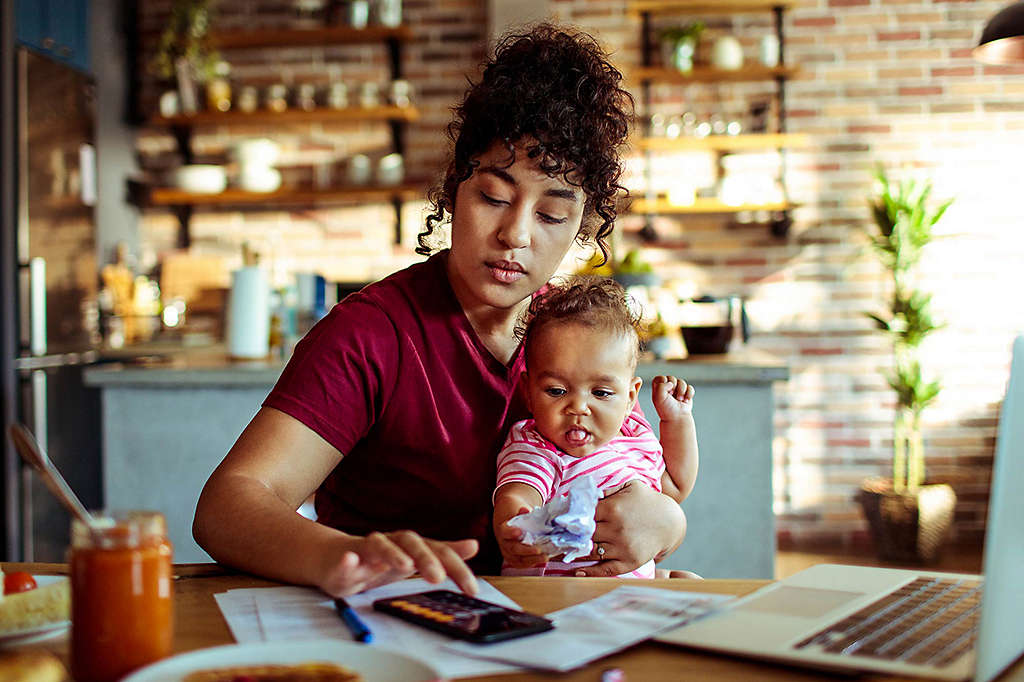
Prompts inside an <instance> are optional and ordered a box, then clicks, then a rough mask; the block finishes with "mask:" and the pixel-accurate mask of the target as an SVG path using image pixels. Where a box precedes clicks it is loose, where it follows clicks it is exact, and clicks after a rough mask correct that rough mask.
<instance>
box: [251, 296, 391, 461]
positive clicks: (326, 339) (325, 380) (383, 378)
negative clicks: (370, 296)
mask: <svg viewBox="0 0 1024 682" xmlns="http://www.w3.org/2000/svg"><path fill="white" fill-rule="evenodd" d="M399 362H400V359H399V344H398V337H397V334H396V331H395V327H394V324H393V323H392V321H391V319H390V318H389V317H388V316H387V315H386V314H385V313H384V312H383V311H382V310H381V309H380V308H379V307H377V306H376V305H374V304H373V303H371V302H369V301H367V300H365V299H363V298H362V297H360V296H358V295H353V296H350V297H349V298H347V299H345V301H344V302H342V303H340V304H338V305H336V306H334V308H333V309H332V310H331V312H330V313H329V314H328V315H327V316H326V317H325V318H323V319H322V320H320V322H318V323H317V324H316V325H315V326H314V327H313V328H312V329H311V330H310V331H309V332H308V333H307V334H306V335H305V336H304V337H303V338H302V340H301V341H300V342H299V343H298V344H297V345H296V347H295V352H294V353H293V354H292V357H291V360H289V362H288V364H287V366H286V367H285V369H284V371H283V372H282V373H281V377H280V378H279V379H278V381H277V384H276V385H275V386H274V388H273V389H272V390H271V392H270V395H268V396H267V399H266V400H265V401H264V402H263V405H264V406H265V407H272V408H274V409H277V410H281V411H282V412H284V413H286V414H288V415H290V416H292V417H294V418H295V419H298V420H299V421H300V422H302V423H303V424H305V425H306V426H308V427H309V428H310V429H312V430H313V431H314V432H316V433H317V434H318V435H319V436H320V437H321V438H323V439H324V440H326V441H327V442H328V443H330V444H331V445H333V446H334V447H335V448H337V449H338V450H339V451H340V452H341V453H342V454H348V453H349V452H350V451H351V449H352V447H353V446H354V445H355V444H356V443H357V442H358V441H359V440H360V439H362V438H363V437H364V436H365V435H366V433H367V432H368V431H369V430H370V427H371V426H373V424H374V422H375V421H376V419H377V418H378V417H379V416H380V413H381V411H382V409H383V406H384V405H387V403H388V400H389V396H390V394H391V392H392V391H393V390H394V385H395V380H396V377H397V372H398V365H399Z"/></svg>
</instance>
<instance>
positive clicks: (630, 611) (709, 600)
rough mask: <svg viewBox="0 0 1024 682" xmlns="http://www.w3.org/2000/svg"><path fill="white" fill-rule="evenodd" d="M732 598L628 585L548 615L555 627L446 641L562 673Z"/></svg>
mask: <svg viewBox="0 0 1024 682" xmlns="http://www.w3.org/2000/svg"><path fill="white" fill-rule="evenodd" d="M732 599H733V597H731V596H729V595H722V594H706V593H702V592H676V591H675V590H664V589H659V588H654V587H641V586H635V585H628V586H623V587H617V588H615V589H614V590H612V591H611V592H608V593H606V594H603V595H601V596H600V597H597V598H595V599H591V600H590V601H586V602H583V603H582V604H577V605H575V606H570V607H569V608H566V609H562V610H561V611H556V612H554V613H549V614H547V617H548V618H551V619H552V620H554V621H555V629H554V630H551V631H549V632H545V633H542V634H539V635H530V636H529V637H523V638H521V639H513V640H509V641H507V642H499V643H496V644H472V643H470V642H452V641H451V640H449V641H448V644H446V646H445V648H446V649H448V650H449V651H453V652H458V653H461V654H465V655H467V656H477V657H480V658H487V659H489V660H495V661H506V662H515V663H517V664H519V665H524V666H528V667H531V668H539V669H542V670H554V671H559V672H564V671H566V670H572V669H574V668H578V667H580V666H582V665H584V664H585V663H588V662H590V661H593V660H596V659H598V658H601V657H603V656H607V655H609V654H612V653H614V652H616V651H619V650H621V649H625V648H626V647H629V646H632V645H633V644H636V643H637V642H641V641H643V640H645V639H647V638H649V637H651V636H652V635H654V634H655V633H657V632H659V631H661V630H664V629H666V628H670V627H676V626H679V625H682V624H683V623H685V622H687V621H690V620H693V619H694V618H699V617H701V616H703V615H706V614H708V613H710V612H711V611H713V610H715V609H716V608H719V607H721V605H722V604H723V603H725V602H727V601H730V600H732Z"/></svg>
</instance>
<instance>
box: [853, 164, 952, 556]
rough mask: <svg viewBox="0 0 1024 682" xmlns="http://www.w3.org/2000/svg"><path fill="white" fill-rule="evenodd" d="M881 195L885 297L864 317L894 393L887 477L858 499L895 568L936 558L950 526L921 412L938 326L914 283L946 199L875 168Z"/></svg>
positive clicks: (935, 388)
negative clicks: (886, 351) (931, 474)
mask: <svg viewBox="0 0 1024 682" xmlns="http://www.w3.org/2000/svg"><path fill="white" fill-rule="evenodd" d="M875 177H876V179H877V183H878V189H877V191H876V192H875V194H874V195H873V196H872V197H871V198H870V199H869V204H870V208H871V214H872V217H873V219H874V220H873V224H872V226H871V227H870V228H869V229H868V230H867V233H868V237H869V239H870V244H871V249H872V251H873V252H874V253H875V255H876V256H877V257H878V259H879V261H880V262H881V264H882V265H883V266H884V267H885V269H886V271H887V273H888V279H889V289H890V299H889V304H888V307H887V308H886V309H885V311H884V312H882V313H881V314H875V313H865V314H866V315H867V316H868V317H869V318H871V319H872V320H873V321H874V322H875V325H876V326H877V328H878V329H879V330H880V331H882V332H883V333H885V334H886V335H887V336H888V337H889V340H890V341H891V344H892V353H893V369H892V371H891V372H889V373H888V376H887V377H886V378H887V380H888V383H889V386H891V387H892V389H893V390H894V391H895V392H896V415H895V418H894V421H893V452H892V469H893V470H892V478H891V479H889V478H872V479H868V480H866V481H864V482H863V483H862V485H861V490H860V492H859V493H858V495H857V499H858V501H859V502H860V504H861V506H862V508H863V510H864V514H865V516H866V517H867V520H868V525H869V527H870V530H871V533H872V535H873V537H874V539H875V544H876V547H877V550H878V553H879V557H880V558H882V559H884V560H891V561H900V562H918V563H924V562H930V561H933V560H934V559H936V558H937V556H938V553H939V550H940V549H941V546H942V544H943V541H944V540H945V538H946V536H947V535H948V531H949V528H950V526H951V525H952V520H953V508H954V506H955V504H956V495H955V494H954V493H953V489H952V487H950V486H949V485H946V484H929V485H926V478H925V452H924V434H923V432H922V425H921V413H922V412H923V411H924V409H925V408H926V407H928V406H929V405H930V404H931V403H933V402H934V401H935V399H936V397H937V396H938V394H939V389H940V387H939V383H938V382H937V381H934V380H929V379H927V378H926V377H925V372H924V370H923V369H922V367H921V362H920V358H919V354H920V353H919V350H920V346H921V342H922V341H923V340H924V339H925V338H926V337H927V336H928V335H929V334H931V333H932V332H934V331H935V330H936V329H938V328H939V327H940V325H939V324H938V323H937V322H935V320H933V319H932V315H931V312H930V310H929V308H930V303H931V295H930V294H928V293H926V292H924V291H922V290H921V289H920V288H918V286H917V285H916V284H915V281H914V274H915V271H916V266H917V264H918V262H919V261H920V258H921V252H922V250H923V249H924V247H925V246H927V245H928V244H929V243H930V242H931V241H932V240H933V239H934V234H933V231H932V229H933V227H934V225H935V224H936V223H937V222H938V221H939V220H940V219H941V218H942V216H943V214H944V213H945V212H946V209H947V208H948V207H949V205H950V203H951V200H947V201H944V202H942V203H940V204H938V205H937V206H935V207H934V208H933V207H931V206H930V203H931V202H929V197H930V195H931V190H932V186H931V183H930V182H928V181H915V180H913V179H905V180H903V181H900V182H894V181H892V180H890V179H889V177H888V176H887V175H886V173H885V171H884V170H883V169H881V168H879V169H878V170H876V172H875Z"/></svg>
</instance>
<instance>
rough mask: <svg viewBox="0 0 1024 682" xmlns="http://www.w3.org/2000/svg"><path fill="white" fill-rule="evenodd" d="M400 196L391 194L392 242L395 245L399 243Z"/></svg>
mask: <svg viewBox="0 0 1024 682" xmlns="http://www.w3.org/2000/svg"><path fill="white" fill-rule="evenodd" d="M402 203H403V202H402V201H401V197H399V196H398V195H393V196H392V197H391V206H392V207H393V208H394V243H395V245H398V246H400V245H401V205H402Z"/></svg>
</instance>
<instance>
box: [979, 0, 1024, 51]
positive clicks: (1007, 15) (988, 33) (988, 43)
mask: <svg viewBox="0 0 1024 682" xmlns="http://www.w3.org/2000/svg"><path fill="white" fill-rule="evenodd" d="M973 55H974V58H975V59H977V60H978V61H979V62H985V63H986V64H1024V0H1018V1H1017V2H1015V3H1013V4H1012V5H1009V6H1008V7H1004V8H1003V9H1001V10H1000V11H999V12H997V13H996V14H995V15H994V16H993V17H992V18H991V19H989V20H988V23H987V24H985V30H983V31H982V32H981V40H980V41H979V42H978V46H977V47H976V48H974V52H973Z"/></svg>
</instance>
